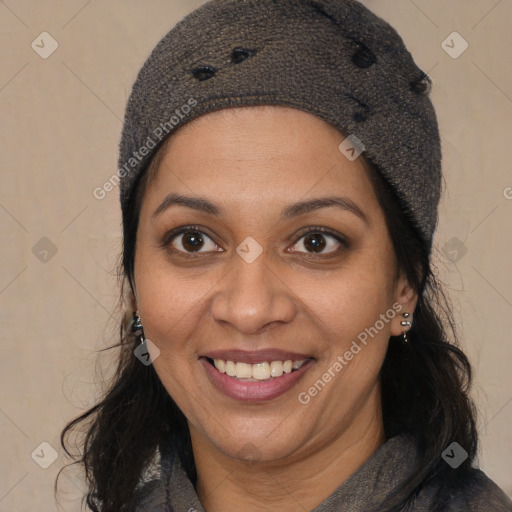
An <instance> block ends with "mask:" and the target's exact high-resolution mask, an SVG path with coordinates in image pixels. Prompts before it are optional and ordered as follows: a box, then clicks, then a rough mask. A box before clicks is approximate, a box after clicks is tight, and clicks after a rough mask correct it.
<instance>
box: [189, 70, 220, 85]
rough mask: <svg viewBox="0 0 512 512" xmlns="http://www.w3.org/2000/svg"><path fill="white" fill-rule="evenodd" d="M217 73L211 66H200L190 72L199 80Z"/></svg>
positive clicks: (206, 78)
mask: <svg viewBox="0 0 512 512" xmlns="http://www.w3.org/2000/svg"><path fill="white" fill-rule="evenodd" d="M215 73H217V70H216V69H215V68H214V67H212V66H201V67H199V68H195V69H193V70H192V74H193V75H194V76H195V77H196V78H197V79H198V80H199V81H200V82H202V81H203V80H208V79H210V78H212V76H214V75H215Z"/></svg>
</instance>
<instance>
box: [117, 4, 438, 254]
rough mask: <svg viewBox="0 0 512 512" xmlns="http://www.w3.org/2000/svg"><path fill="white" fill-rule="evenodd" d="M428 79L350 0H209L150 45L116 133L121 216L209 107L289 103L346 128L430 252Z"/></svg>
mask: <svg viewBox="0 0 512 512" xmlns="http://www.w3.org/2000/svg"><path fill="white" fill-rule="evenodd" d="M430 88H431V81H430V79H429V78H428V77H427V76H426V74H425V73H424V72H423V71H422V70H421V69H420V68H419V67H418V66H416V64H415V63H414V61H413V59H412V57H411V54H410V53H409V52H408V50H407V49H406V48H405V46H404V43H403V41H402V39H401V37H400V36H399V35H398V34H397V32H396V31H395V30H394V29H393V28H392V27H391V26H390V25H389V24H388V23H386V22H385V21H384V20H382V19H381V18H379V17H377V16H376V15H374V14H373V13H372V12H370V11H369V10H368V9H367V8H366V7H364V6H363V5H361V4H360V3H359V2H356V1H355V0H321V1H311V0H212V1H210V2H208V3H206V4H204V5H203V6H201V7H200V8H198V9H196V10H195V11H193V12H192V13H191V14H189V15H188V16H186V17H185V18H184V19H183V20H181V21H180V22H179V23H178V24H177V25H176V26H175V27H174V28H173V29H172V30H171V31H170V32H169V33H168V34H167V35H166V36H165V37H164V38H163V39H162V40H161V41H160V42H159V43H158V44H157V46H156V47H155V48H154V50H153V51H152V53H151V55H150V56H149V58H148V59H147V61H146V62H145V63H144V65H143V67H142V69H141V70H140V72H139V74H138V76H137V80H136V82H135V84H134V85H133V89H132V92H131V96H130V98H129V100H128V105H127V108H126V115H125V120H124V126H123V132H122V138H121V143H120V155H119V168H118V174H119V177H120V189H121V191H120V192H121V193H120V199H121V206H122V212H123V220H126V217H127V212H128V210H129V209H130V208H133V206H134V205H133V196H134V194H132V191H133V190H134V189H135V188H136V183H137V182H138V179H140V177H141V175H142V173H143V171H144V169H146V168H147V165H148V163H149V162H150V160H151V158H152V157H153V156H154V154H155V153H156V151H157V150H158V148H159V146H160V145H161V143H162V142H163V141H164V140H165V138H166V137H167V136H168V135H170V134H172V133H173V131H175V130H176V129H177V128H179V127H181V126H183V125H184V124H185V123H186V122H188V121H190V120H192V119H194V118H196V117H198V116H200V115H202V114H205V113H207V112H211V111H214V110H219V109H223V108H230V107H239V106H250V105H284V106H289V107H294V108H297V109H300V110H303V111H306V112H309V113H311V114H314V115H316V116H318V117H320V118H321V119H323V120H325V121H327V122H328V123H330V124H331V125H333V126H334V127H336V128H338V129H339V130H340V131H341V132H343V133H344V134H345V135H347V139H346V140H345V141H344V142H343V143H342V144H341V145H340V151H342V152H343V151H344V152H345V155H346V156H347V158H351V157H354V156H357V155H358V154H359V153H360V152H361V151H362V152H363V155H364V156H365V157H366V158H367V159H368V160H369V161H370V162H372V163H373V164H375V165H376V166H377V167H378V169H379V171H380V173H381V174H382V176H383V177H384V178H385V179H386V180H387V182H388V183H389V184H390V185H391V186H392V188H393V189H394V191H395V193H396V195H397V197H398V201H399V203H400V206H401V207H402V209H403V211H404V212H405V214H406V216H407V217H408V218H409V220H410V221H411V222H412V225H413V226H414V227H415V228H416V229H417V231H418V234H419V236H420V238H421V239H422V241H423V243H424V248H425V251H426V252H427V254H430V252H431V248H432V238H433V234H434V231H435V228H436V225H437V221H438V213H437V208H438V203H439V198H440V194H441V148H440V139H439V131H438V126H437V120H436V115H435V112H434V108H433V106H432V103H431V101H430V99H429V92H430Z"/></svg>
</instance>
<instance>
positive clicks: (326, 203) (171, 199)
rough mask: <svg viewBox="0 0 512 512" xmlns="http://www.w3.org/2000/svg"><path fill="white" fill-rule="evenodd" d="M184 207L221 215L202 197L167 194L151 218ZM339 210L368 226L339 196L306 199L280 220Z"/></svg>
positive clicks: (355, 208)
mask: <svg viewBox="0 0 512 512" xmlns="http://www.w3.org/2000/svg"><path fill="white" fill-rule="evenodd" d="M174 205H178V206H185V207H187V208H191V209H193V210H197V211H200V212H204V213H207V214H210V215H215V216H217V217H221V216H222V215H223V212H222V209H221V208H220V207H219V206H217V205H215V204H213V203H212V202H210V201H208V200H207V199H206V198H204V197H189V196H183V195H181V194H175V193H172V194H169V195H168V196H167V197H166V198H165V199H164V200H163V201H162V203H161V204H160V206H159V207H158V208H157V209H156V210H155V211H154V213H153V215H152V217H153V218H155V217H157V216H158V215H160V214H161V213H162V212H164V211H165V210H167V209H169V208H170V207H171V206H174ZM332 206H334V207H336V208H340V209H342V210H344V211H348V212H351V213H353V214H354V215H356V216H357V217H359V218H360V219H361V220H363V221H364V222H365V223H366V224H367V225H369V221H368V217H367V216H366V214H365V213H364V212H363V211H362V210H361V208H359V206H357V204H356V203H354V201H352V200H351V199H349V198H348V197H339V196H327V197H318V198H314V199H308V200H306V201H299V202H298V203H295V204H291V205H288V206H286V207H285V208H284V209H283V211H282V212H281V220H288V219H292V218H294V217H299V216H300V215H305V214H307V213H309V212H312V211H314V210H318V209H320V208H328V207H332Z"/></svg>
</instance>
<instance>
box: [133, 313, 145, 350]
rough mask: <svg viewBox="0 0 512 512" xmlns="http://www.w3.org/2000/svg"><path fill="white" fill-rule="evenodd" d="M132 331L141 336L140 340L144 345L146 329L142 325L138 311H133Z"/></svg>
mask: <svg viewBox="0 0 512 512" xmlns="http://www.w3.org/2000/svg"><path fill="white" fill-rule="evenodd" d="M132 333H133V334H134V335H135V336H138V337H139V342H140V344H141V345H143V344H144V341H146V340H145V337H144V329H143V327H142V322H141V320H140V316H139V315H138V314H137V312H136V311H134V312H133V320H132Z"/></svg>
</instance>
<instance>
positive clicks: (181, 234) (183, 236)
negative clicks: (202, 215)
mask: <svg viewBox="0 0 512 512" xmlns="http://www.w3.org/2000/svg"><path fill="white" fill-rule="evenodd" d="M163 245H164V246H168V245H171V246H172V248H173V249H175V250H176V251H177V252H182V253H186V254H193V253H201V252H211V251H222V249H219V248H218V245H217V244H216V243H215V242H214V241H213V240H212V238H210V237H209V236H208V235H207V234H206V233H205V232H204V231H201V229H200V227H199V226H184V227H182V228H179V229H178V230H174V231H171V232H170V233H169V234H168V235H167V236H166V237H165V240H164V243H163ZM201 249H204V250H203V251H202V250H201Z"/></svg>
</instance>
